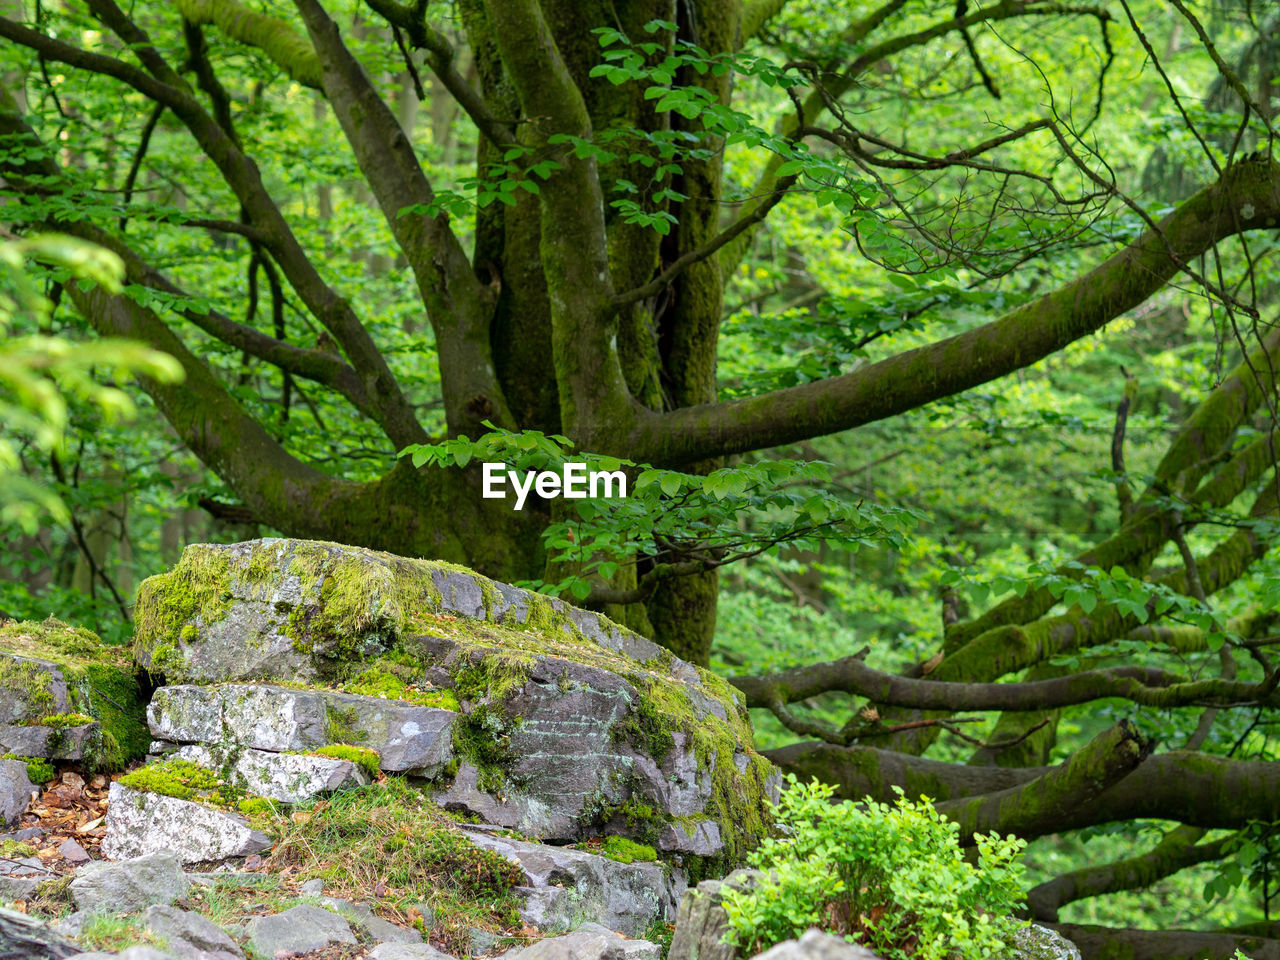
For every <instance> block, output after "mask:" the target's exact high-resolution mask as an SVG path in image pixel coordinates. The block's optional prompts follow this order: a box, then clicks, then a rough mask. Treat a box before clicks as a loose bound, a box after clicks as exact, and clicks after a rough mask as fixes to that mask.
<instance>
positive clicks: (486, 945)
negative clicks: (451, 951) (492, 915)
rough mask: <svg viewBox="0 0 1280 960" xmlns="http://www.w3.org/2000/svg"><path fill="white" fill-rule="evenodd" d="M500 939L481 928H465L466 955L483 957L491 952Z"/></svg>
mask: <svg viewBox="0 0 1280 960" xmlns="http://www.w3.org/2000/svg"><path fill="white" fill-rule="evenodd" d="M501 939H502V938H501V937H500V936H498V935H497V934H496V933H490V932H489V931H488V930H485V929H483V928H481V927H467V955H468V956H471V957H483V956H485V955H486V954H488V953H490V952H492V950H493V948H494V947H496V946H497V945H498V941H499V940H501Z"/></svg>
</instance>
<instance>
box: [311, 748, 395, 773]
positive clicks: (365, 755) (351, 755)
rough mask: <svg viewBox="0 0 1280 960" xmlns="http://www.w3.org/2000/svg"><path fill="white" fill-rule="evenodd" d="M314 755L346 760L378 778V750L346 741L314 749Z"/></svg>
mask: <svg viewBox="0 0 1280 960" xmlns="http://www.w3.org/2000/svg"><path fill="white" fill-rule="evenodd" d="M315 754H316V756H319V757H332V758H333V759H334V760H347V761H349V762H351V763H354V764H355V765H356V766H357V767H359V768H360V769H361V770H363V771H364V772H365V773H366V774H367V775H368V776H369V778H370V779H372V780H376V779H377V778H378V770H379V768H380V764H381V763H382V760H381V758H380V757H379V756H378V751H376V750H370V749H369V748H368V747H353V746H351V745H350V744H346V743H331V744H329V745H328V746H327V747H321V748H320V749H319V750H316V751H315Z"/></svg>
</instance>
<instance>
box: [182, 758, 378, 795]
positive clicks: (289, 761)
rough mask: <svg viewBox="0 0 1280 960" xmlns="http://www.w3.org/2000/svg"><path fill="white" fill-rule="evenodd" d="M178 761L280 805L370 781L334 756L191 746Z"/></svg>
mask: <svg viewBox="0 0 1280 960" xmlns="http://www.w3.org/2000/svg"><path fill="white" fill-rule="evenodd" d="M178 758H179V759H180V760H187V761H189V762H191V763H195V764H199V765H200V766H202V767H205V768H207V769H209V770H217V771H218V772H219V774H221V775H222V776H224V777H225V778H227V779H229V780H230V781H231V783H232V784H234V785H235V786H237V787H240V788H241V789H242V790H245V791H247V792H248V793H251V794H253V795H254V796H256V797H270V798H271V799H272V800H279V801H280V802H281V803H302V802H303V801H305V800H310V799H312V798H314V797H318V796H320V795H321V794H325V793H332V792H334V791H335V790H342V789H344V788H347V787H359V786H363V785H364V784H366V783H368V782H369V778H368V777H367V776H365V774H364V772H363V771H362V770H361V769H360V768H359V767H357V766H356V765H355V764H354V763H352V762H351V761H350V760H338V759H336V758H334V757H313V756H307V755H306V754H298V753H268V752H267V751H265V750H252V749H245V750H235V751H233V750H227V749H225V748H214V749H210V748H209V747H205V746H201V745H199V744H189V745H187V746H185V747H183V748H182V749H180V750H179V751H178Z"/></svg>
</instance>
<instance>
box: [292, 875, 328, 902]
mask: <svg viewBox="0 0 1280 960" xmlns="http://www.w3.org/2000/svg"><path fill="white" fill-rule="evenodd" d="M298 890H299V891H300V892H301V893H302V895H303V896H304V897H318V896H320V895H321V894H322V893H324V881H323V880H321V879H320V878H318V877H317V878H316V879H314V880H306V881H304V882H303V883H300V884H299V885H298Z"/></svg>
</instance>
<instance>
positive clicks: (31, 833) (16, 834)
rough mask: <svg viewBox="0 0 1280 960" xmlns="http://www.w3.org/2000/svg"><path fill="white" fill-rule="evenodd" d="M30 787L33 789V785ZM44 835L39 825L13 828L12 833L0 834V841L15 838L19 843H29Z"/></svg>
mask: <svg viewBox="0 0 1280 960" xmlns="http://www.w3.org/2000/svg"><path fill="white" fill-rule="evenodd" d="M32 789H35V788H34V787H33V788H32ZM43 836H44V830H43V829H42V828H41V827H23V828H22V829H21V830H15V831H13V832H12V833H3V834H0V842H3V841H5V840H16V841H17V842H19V843H30V842H31V841H32V840H39V839H40V838H41V837H43Z"/></svg>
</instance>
